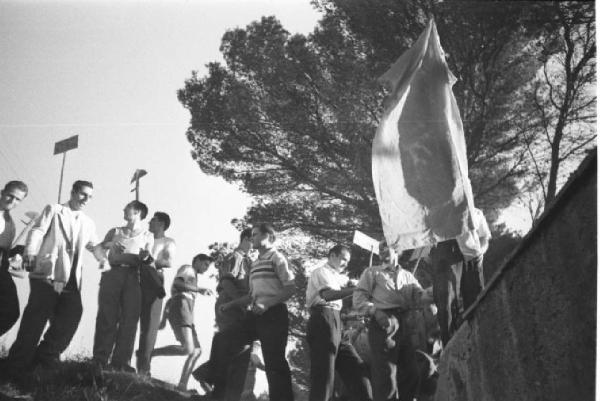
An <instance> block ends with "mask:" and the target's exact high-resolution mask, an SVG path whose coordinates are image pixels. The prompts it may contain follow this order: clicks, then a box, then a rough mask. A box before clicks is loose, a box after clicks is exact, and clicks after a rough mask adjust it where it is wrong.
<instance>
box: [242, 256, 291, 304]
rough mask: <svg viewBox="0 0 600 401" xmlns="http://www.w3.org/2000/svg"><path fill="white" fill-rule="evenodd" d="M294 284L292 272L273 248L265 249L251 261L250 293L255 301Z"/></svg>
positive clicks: (263, 299) (278, 292)
mask: <svg viewBox="0 0 600 401" xmlns="http://www.w3.org/2000/svg"><path fill="white" fill-rule="evenodd" d="M293 285H294V272H292V270H291V269H290V268H289V265H288V262H287V260H286V258H285V256H283V255H282V254H281V253H280V252H279V251H277V250H276V249H275V248H271V249H269V250H267V251H266V252H265V253H264V254H262V255H259V256H258V258H257V259H256V260H255V261H254V262H252V267H251V268H250V294H251V296H252V298H254V299H255V301H256V302H257V303H263V302H264V301H265V300H267V299H269V298H271V297H272V296H275V295H278V294H280V293H281V291H282V290H283V287H287V286H293Z"/></svg>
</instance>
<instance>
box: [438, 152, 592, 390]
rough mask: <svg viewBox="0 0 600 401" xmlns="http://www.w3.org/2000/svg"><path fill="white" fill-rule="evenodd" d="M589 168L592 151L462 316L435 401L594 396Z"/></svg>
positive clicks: (442, 367) (445, 354) (447, 351)
mask: <svg viewBox="0 0 600 401" xmlns="http://www.w3.org/2000/svg"><path fill="white" fill-rule="evenodd" d="M596 169H597V161H596V154H595V152H594V154H592V155H590V156H589V157H588V158H587V159H586V160H585V161H584V162H583V163H582V165H581V166H580V168H579V169H578V170H577V172H576V173H574V174H573V176H572V177H571V179H570V180H569V182H568V183H567V185H565V188H564V189H563V190H562V191H561V193H560V194H559V196H558V197H557V199H556V201H555V202H554V204H553V205H552V207H551V208H550V209H549V211H548V212H547V213H545V215H544V216H542V218H541V219H540V221H539V223H538V224H537V225H536V226H535V227H534V228H533V229H532V231H531V232H530V233H529V234H528V235H527V236H526V237H525V238H524V239H523V241H522V243H521V244H520V245H519V247H518V248H517V249H516V250H515V252H514V253H513V255H512V257H511V258H510V259H509V260H508V262H507V263H506V264H505V265H504V266H503V267H502V268H501V269H500V271H498V272H497V273H496V275H495V276H494V277H493V278H492V280H491V281H490V283H489V284H488V285H487V286H486V288H485V289H484V291H483V293H482V294H481V296H480V297H479V299H478V302H476V304H475V305H473V306H472V307H471V308H470V309H469V310H468V311H467V312H466V321H465V323H464V324H463V325H462V326H461V327H460V329H459V330H458V331H457V332H456V334H455V336H454V337H453V338H452V339H451V341H450V342H449V344H448V345H447V347H446V349H445V350H444V352H443V354H442V358H441V361H440V366H439V371H440V378H439V381H438V388H437V392H436V396H435V400H436V401H447V400H452V401H454V400H461V401H462V400H469V401H471V400H472V401H486V400H490V401H491V400H494V401H498V400H510V401H518V400H523V401H534V400H539V401H554V400H556V401H558V400H561V401H562V400H564V401H584V400H593V399H594V391H595V390H594V385H595V365H596V362H595V357H596V355H595V354H596V302H597V301H596V280H597V274H596V272H597V253H596V250H597V242H596V238H597V230H596V223H597V217H596V208H597V204H596V198H597V185H596V175H597V174H596Z"/></svg>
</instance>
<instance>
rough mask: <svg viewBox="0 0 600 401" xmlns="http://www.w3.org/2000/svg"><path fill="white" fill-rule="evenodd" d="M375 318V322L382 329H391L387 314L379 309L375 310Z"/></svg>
mask: <svg viewBox="0 0 600 401" xmlns="http://www.w3.org/2000/svg"><path fill="white" fill-rule="evenodd" d="M373 317H374V318H375V321H376V322H377V324H378V325H379V326H380V327H381V328H382V329H384V330H385V329H387V328H388V327H389V325H390V318H389V317H388V315H387V313H385V312H384V311H382V310H379V309H377V310H375V313H374V314H373Z"/></svg>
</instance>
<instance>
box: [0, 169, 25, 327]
mask: <svg viewBox="0 0 600 401" xmlns="http://www.w3.org/2000/svg"><path fill="white" fill-rule="evenodd" d="M27 191H28V188H27V185H25V183H24V182H22V181H9V182H8V183H7V184H6V185H5V186H4V189H3V190H2V191H0V212H2V218H0V336H2V335H3V334H4V333H6V332H7V331H8V330H10V328H11V327H12V326H13V325H14V324H15V323H16V322H17V320H18V319H19V313H20V311H19V297H18V296H17V287H16V286H15V283H14V281H13V278H12V276H11V275H10V273H9V260H8V259H9V257H10V256H12V255H11V254H10V253H11V252H10V251H11V248H12V246H13V240H14V238H15V234H16V229H15V222H14V221H13V219H12V217H11V215H10V211H11V210H12V209H13V208H15V207H16V206H17V205H18V204H19V203H20V202H21V201H22V200H23V199H24V198H25V197H26V196H27Z"/></svg>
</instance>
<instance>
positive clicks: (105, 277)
mask: <svg viewBox="0 0 600 401" xmlns="http://www.w3.org/2000/svg"><path fill="white" fill-rule="evenodd" d="M141 297H142V294H141V289H140V282H139V274H138V270H137V269H135V268H132V267H112V268H111V269H110V270H109V271H107V272H104V273H102V278H101V279H100V290H99V292H98V315H97V316H96V333H95V334H94V359H95V360H96V361H98V362H100V363H101V364H103V365H105V364H107V363H108V359H109V357H111V353H112V358H111V364H112V365H115V366H118V367H120V366H125V365H129V362H130V360H131V355H132V354H133V347H134V343H135V333H136V331H137V322H138V319H139V318H140V308H141V306H140V305H141ZM113 348H114V349H113Z"/></svg>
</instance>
